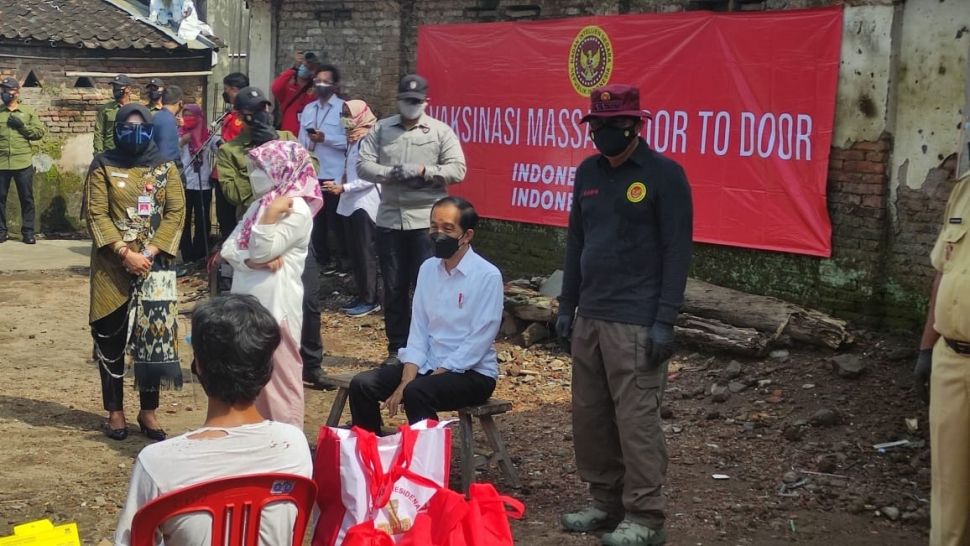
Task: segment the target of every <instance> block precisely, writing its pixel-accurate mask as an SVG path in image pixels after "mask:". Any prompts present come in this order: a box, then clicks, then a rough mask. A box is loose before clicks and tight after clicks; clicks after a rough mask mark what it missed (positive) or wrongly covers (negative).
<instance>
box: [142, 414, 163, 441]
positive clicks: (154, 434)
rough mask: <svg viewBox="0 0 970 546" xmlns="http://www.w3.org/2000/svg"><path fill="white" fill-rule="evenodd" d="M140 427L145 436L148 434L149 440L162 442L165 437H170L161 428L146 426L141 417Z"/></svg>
mask: <svg viewBox="0 0 970 546" xmlns="http://www.w3.org/2000/svg"><path fill="white" fill-rule="evenodd" d="M138 428H140V429H141V433H142V434H144V435H145V436H148V439H149V440H155V441H156V442H161V441H162V440H164V439H165V438H168V435H167V434H165V431H164V430H162V429H160V428H148V427H146V426H145V424H144V423H142V422H141V419H139V420H138Z"/></svg>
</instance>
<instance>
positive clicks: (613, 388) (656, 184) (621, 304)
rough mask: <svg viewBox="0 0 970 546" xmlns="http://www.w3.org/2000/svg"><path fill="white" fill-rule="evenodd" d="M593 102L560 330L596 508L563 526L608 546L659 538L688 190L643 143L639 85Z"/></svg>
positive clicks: (581, 454) (602, 92)
mask: <svg viewBox="0 0 970 546" xmlns="http://www.w3.org/2000/svg"><path fill="white" fill-rule="evenodd" d="M591 103H592V104H591V108H590V113H589V115H587V116H586V117H584V118H583V121H584V122H587V123H588V124H589V129H590V136H591V138H592V140H593V144H595V145H596V149H597V150H599V152H600V153H599V154H597V155H595V156H592V157H589V158H587V159H586V160H585V161H583V162H582V163H581V164H580V166H579V168H578V169H577V170H576V183H575V187H574V189H573V204H572V209H571V210H570V213H569V231H568V235H567V239H566V261H565V266H564V267H563V273H564V276H563V286H562V294H561V295H560V297H559V318H558V320H557V321H556V332H557V333H558V335H559V336H560V337H562V338H564V339H565V338H569V337H570V336H571V337H572V357H573V380H572V396H573V403H572V406H573V408H572V415H573V441H574V444H575V450H576V467H577V470H578V472H579V476H580V478H581V479H582V480H583V481H585V482H586V483H588V484H589V491H590V495H591V496H592V498H593V504H592V506H590V507H588V508H586V509H584V510H581V511H579V512H574V513H570V514H564V515H563V516H562V526H563V528H564V529H566V530H567V531H572V532H591V531H595V530H598V529H611V532H609V533H607V534H605V535H603V537H602V541H603V544H606V545H611V546H619V545H628V544H638V545H656V544H663V543H664V542H665V541H666V534H665V532H664V529H663V526H664V496H663V492H662V488H663V482H664V478H665V476H666V473H667V448H666V445H665V444H664V436H663V430H662V429H661V428H660V425H661V423H660V401H661V399H662V397H663V392H664V384H665V382H666V377H667V360H668V359H669V358H670V356H671V354H672V353H673V346H674V345H673V343H674V322H675V321H676V319H677V313H678V312H679V311H680V308H681V305H683V301H684V290H685V288H686V285H687V270H688V267H689V266H690V259H691V246H692V242H691V237H692V229H693V228H692V217H693V205H692V203H691V195H690V186H688V184H687V177H686V176H685V175H684V169H683V168H681V166H680V165H678V164H677V163H675V162H674V161H672V160H670V159H668V158H666V157H664V156H662V155H660V154H659V153H657V152H655V151H653V150H651V149H650V147H649V146H648V145H647V143H646V142H645V141H644V140H643V139H642V138H640V136H639V135H640V132H641V131H642V129H643V120H644V118H646V117H647V114H646V113H645V112H644V111H643V110H641V109H640V92H639V91H638V90H637V88H635V87H631V86H629V85H619V84H615V85H607V86H605V87H602V88H600V89H596V90H594V91H593V92H592V96H591ZM576 314H578V316H577V317H575V324H574V315H576ZM617 524H619V525H617Z"/></svg>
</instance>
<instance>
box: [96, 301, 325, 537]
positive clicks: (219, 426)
mask: <svg viewBox="0 0 970 546" xmlns="http://www.w3.org/2000/svg"><path fill="white" fill-rule="evenodd" d="M279 343H280V331H279V327H278V326H277V322H276V319H274V318H273V315H271V314H270V312H269V311H268V310H266V308H265V307H263V306H262V305H260V303H259V301H258V300H257V299H256V298H254V297H253V296H242V295H238V294H230V295H227V296H219V297H215V298H212V299H210V300H208V301H205V302H203V303H201V304H199V306H198V307H197V308H196V310H195V312H194V313H193V314H192V348H193V350H194V352H195V359H194V360H193V361H192V372H193V373H195V374H196V376H198V378H199V383H200V384H201V385H202V388H203V389H204V390H205V393H206V395H208V397H209V410H208V414H207V415H206V420H205V424H204V425H203V426H202V428H200V429H198V430H195V431H192V432H189V433H186V434H183V435H181V436H177V437H175V438H170V439H168V440H166V441H164V442H159V443H157V444H152V445H149V446H147V447H146V448H145V449H143V450H142V451H141V453H139V454H138V459H137V460H136V461H135V466H134V469H133V470H132V474H131V485H130V487H129V489H128V500H127V501H126V502H125V507H124V510H122V512H121V518H120V519H119V521H118V528H117V530H116V532H115V544H116V545H119V546H128V544H130V543H131V523H132V520H133V518H134V517H135V513H136V512H138V509H139V508H141V507H142V506H144V505H145V504H147V503H148V502H149V501H151V500H153V499H155V498H156V497H159V496H161V495H164V494H165V493H168V492H170V491H172V490H175V489H180V488H183V487H186V486H189V485H194V484H197V483H202V482H206V481H210V480H214V479H217V478H227V477H233V476H243V475H247V474H263V473H269V472H283V473H289V474H295V475H299V476H305V477H307V478H310V477H312V474H313V461H312V459H311V457H310V448H309V446H308V444H307V440H306V436H304V434H303V431H302V430H300V429H298V428H296V427H294V426H292V425H287V424H284V423H277V422H274V421H267V420H265V419H263V417H262V415H260V414H259V411H257V410H256V408H255V406H254V405H253V401H254V400H255V399H256V396H257V395H258V394H259V391H260V390H262V388H263V386H264V385H266V383H267V382H268V381H269V378H270V375H271V374H272V372H273V366H272V364H271V358H272V356H273V352H274V351H275V350H276V347H277V345H279ZM295 518H296V507H295V506H293V505H292V504H286V503H280V504H275V505H270V506H268V507H267V508H266V509H265V510H264V511H263V513H262V518H261V521H260V543H261V544H290V543H291V542H292V534H293V523H294V521H295ZM211 527H212V519H211V517H210V516H209V515H207V514H190V515H186V516H181V517H178V518H172V519H170V520H168V521H166V522H165V523H163V524H162V526H161V527H160V528H159V531H160V534H161V538H163V540H164V541H165V544H166V546H180V545H188V544H200V545H202V544H210V543H211V540H210V532H211ZM139 531H140V530H139Z"/></svg>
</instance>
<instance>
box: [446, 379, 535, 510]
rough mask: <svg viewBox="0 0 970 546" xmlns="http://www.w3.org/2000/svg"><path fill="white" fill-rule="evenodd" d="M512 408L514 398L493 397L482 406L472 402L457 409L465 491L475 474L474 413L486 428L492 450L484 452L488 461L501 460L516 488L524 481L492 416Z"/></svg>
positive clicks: (503, 470) (507, 475)
mask: <svg viewBox="0 0 970 546" xmlns="http://www.w3.org/2000/svg"><path fill="white" fill-rule="evenodd" d="M511 409H512V402H509V401H508V400H500V399H498V398H490V399H489V400H488V401H487V402H485V403H484V404H482V405H480V406H472V407H468V408H463V409H460V410H458V420H459V424H460V425H461V426H460V427H459V435H460V436H461V489H462V492H464V493H466V494H467V493H468V488H469V486H471V483H472V481H473V480H474V478H475V438H474V436H473V435H472V424H473V423H474V421H473V420H472V417H478V422H479V423H481V425H482V431H484V432H485V438H486V439H487V440H488V443H489V446H490V447H491V448H492V451H491V452H490V453H487V454H486V455H485V456H486V458H487V459H488V462H489V464H492V463H494V462H498V465H499V468H501V470H502V474H503V475H504V476H505V479H506V480H507V481H508V483H509V485H510V486H512V487H514V488H516V489H518V488H519V487H522V484H521V483H520V482H519V476H518V474H517V473H516V472H515V466H514V465H513V464H512V458H511V457H509V452H508V451H507V450H506V449H505V442H503V441H502V433H501V432H499V430H498V425H497V424H496V423H495V420H494V419H493V418H492V416H494V415H501V414H503V413H506V412H508V411H511Z"/></svg>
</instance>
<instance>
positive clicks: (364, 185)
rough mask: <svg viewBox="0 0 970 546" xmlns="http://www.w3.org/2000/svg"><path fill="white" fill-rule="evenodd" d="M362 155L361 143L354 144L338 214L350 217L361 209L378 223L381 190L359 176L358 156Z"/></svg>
mask: <svg viewBox="0 0 970 546" xmlns="http://www.w3.org/2000/svg"><path fill="white" fill-rule="evenodd" d="M358 155H360V141H359V140H358V141H357V142H355V143H353V144H352V145H351V146H350V149H349V150H347V170H346V171H345V172H344V173H345V176H346V181H345V182H344V183H343V187H344V192H343V193H341V194H340V203H338V204H337V214H339V215H341V216H350V215H351V214H353V213H354V212H356V211H357V210H359V209H364V210H365V211H367V216H370V219H371V220H372V221H374V222H376V221H377V209H378V207H380V206H381V190H380V188H379V187H378V186H377V184H375V183H373V182H368V181H367V180H364V179H363V178H361V177H360V176H359V175H358V174H357V156H358Z"/></svg>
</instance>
